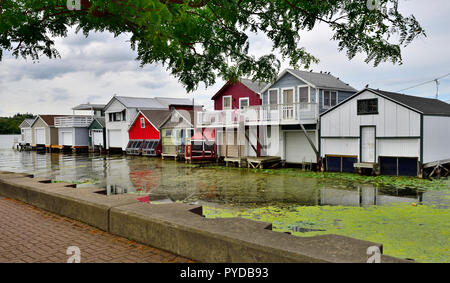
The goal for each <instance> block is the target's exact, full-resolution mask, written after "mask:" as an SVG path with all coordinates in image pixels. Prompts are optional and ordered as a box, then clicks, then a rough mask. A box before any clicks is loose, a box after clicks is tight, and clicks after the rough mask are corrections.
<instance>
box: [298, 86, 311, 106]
mask: <svg viewBox="0 0 450 283" xmlns="http://www.w3.org/2000/svg"><path fill="white" fill-rule="evenodd" d="M305 87H307V88H308V101H307V102H308V103H311V86H309V85H299V86H297V92H298V101H297V103H300V88H305Z"/></svg>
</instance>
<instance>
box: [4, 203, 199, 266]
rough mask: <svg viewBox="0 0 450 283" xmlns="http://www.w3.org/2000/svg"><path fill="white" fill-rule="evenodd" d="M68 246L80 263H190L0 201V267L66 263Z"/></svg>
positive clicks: (49, 215)
mask: <svg viewBox="0 0 450 283" xmlns="http://www.w3.org/2000/svg"><path fill="white" fill-rule="evenodd" d="M69 246H77V247H79V248H80V251H81V262H128V263H133V262H144V263H145V262H192V261H191V260H188V259H186V258H182V257H179V256H176V255H173V254H171V253H168V252H165V251H161V250H158V249H156V248H152V247H149V246H146V245H141V244H138V243H136V242H134V241H131V240H128V239H125V238H123V237H118V236H114V235H112V234H109V233H107V232H104V231H101V230H99V229H97V228H95V227H92V226H89V225H87V224H84V223H82V222H79V221H76V220H73V219H70V218H67V217H63V216H59V215H56V214H53V213H50V212H47V211H45V210H42V209H38V208H36V207H33V206H31V205H28V204H25V203H23V202H20V201H16V200H12V199H8V198H4V197H0V263H1V262H67V259H68V258H69V257H70V256H69V255H66V250H67V248H68V247H69Z"/></svg>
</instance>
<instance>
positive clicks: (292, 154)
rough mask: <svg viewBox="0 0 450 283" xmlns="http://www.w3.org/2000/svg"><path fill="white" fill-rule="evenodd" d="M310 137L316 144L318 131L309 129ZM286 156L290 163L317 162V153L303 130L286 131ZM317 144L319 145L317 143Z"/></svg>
mask: <svg viewBox="0 0 450 283" xmlns="http://www.w3.org/2000/svg"><path fill="white" fill-rule="evenodd" d="M307 133H308V136H309V138H310V139H311V140H312V141H313V142H314V144H315V145H316V131H308V132H307ZM284 137H285V147H286V148H285V156H284V159H285V160H286V162H288V163H302V162H312V163H316V162H317V157H316V154H315V153H314V150H313V149H312V147H311V144H310V143H309V141H308V139H307V138H306V136H305V133H304V132H303V131H285V132H284ZM316 146H317V145H316Z"/></svg>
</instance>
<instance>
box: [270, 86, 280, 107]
mask: <svg viewBox="0 0 450 283" xmlns="http://www.w3.org/2000/svg"><path fill="white" fill-rule="evenodd" d="M269 104H271V105H277V104H278V90H277V89H271V90H269Z"/></svg>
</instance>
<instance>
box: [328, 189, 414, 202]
mask: <svg viewBox="0 0 450 283" xmlns="http://www.w3.org/2000/svg"><path fill="white" fill-rule="evenodd" d="M421 200H422V193H417V195H416V196H393V195H385V194H382V193H380V191H379V189H378V188H376V187H374V186H358V188H357V189H356V190H351V191H350V190H343V189H331V188H321V189H320V205H342V206H369V205H384V204H388V203H405V202H406V203H419V202H421Z"/></svg>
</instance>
